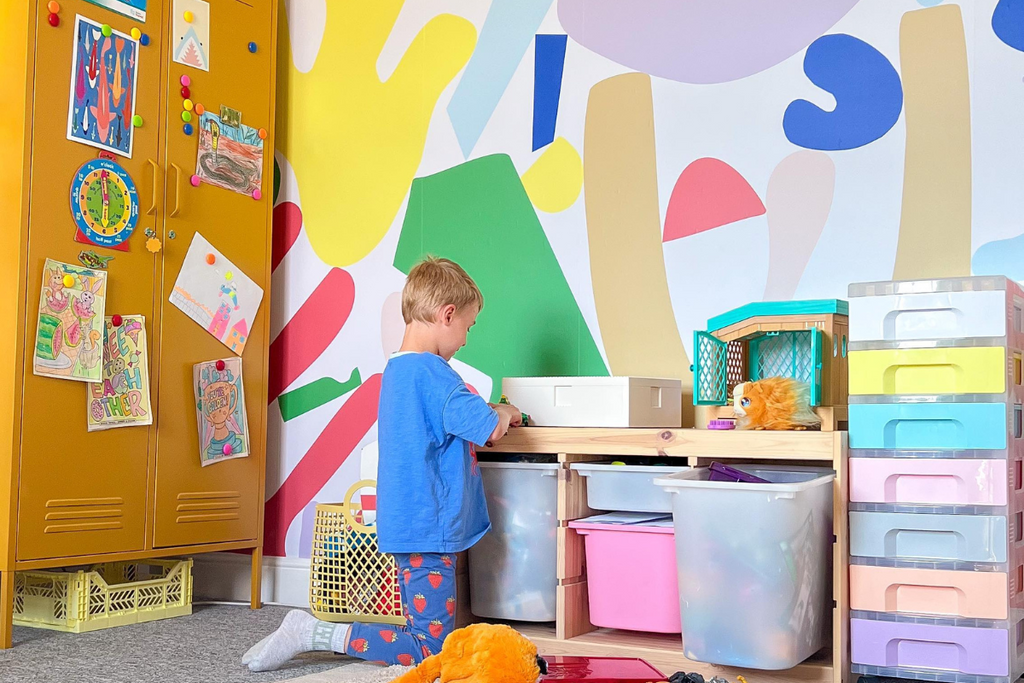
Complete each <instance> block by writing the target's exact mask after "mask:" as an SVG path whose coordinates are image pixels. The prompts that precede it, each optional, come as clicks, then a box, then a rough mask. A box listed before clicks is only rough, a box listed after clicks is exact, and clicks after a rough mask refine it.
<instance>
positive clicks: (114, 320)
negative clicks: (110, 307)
mask: <svg viewBox="0 0 1024 683" xmlns="http://www.w3.org/2000/svg"><path fill="white" fill-rule="evenodd" d="M110 322H112V323H113V324H114V327H121V316H119V315H117V314H116V313H115V314H114V315H112V316H110Z"/></svg>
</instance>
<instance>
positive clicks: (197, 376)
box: [192, 358, 249, 467]
mask: <svg viewBox="0 0 1024 683" xmlns="http://www.w3.org/2000/svg"><path fill="white" fill-rule="evenodd" d="M192 380H193V382H194V383H195V390H196V417H197V419H198V422H199V448H200V450H199V461H200V462H201V463H202V465H203V467H206V466H207V465H209V464H211V463H215V462H220V461H221V460H230V459H232V458H244V457H245V456H247V455H249V428H248V426H247V423H246V420H245V391H244V390H243V389H242V359H241V358H224V359H222V360H216V361H207V362H205V363H196V365H195V366H193V368H192Z"/></svg>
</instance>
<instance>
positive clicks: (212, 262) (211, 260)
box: [206, 254, 217, 266]
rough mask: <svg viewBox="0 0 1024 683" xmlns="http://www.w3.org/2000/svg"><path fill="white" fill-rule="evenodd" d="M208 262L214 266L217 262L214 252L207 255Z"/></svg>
mask: <svg viewBox="0 0 1024 683" xmlns="http://www.w3.org/2000/svg"><path fill="white" fill-rule="evenodd" d="M206 262H207V263H208V264H210V265H211V266H212V265H213V264H214V263H216V262H217V257H216V256H214V255H213V254H207V255H206Z"/></svg>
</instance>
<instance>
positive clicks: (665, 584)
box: [569, 521, 682, 633]
mask: <svg viewBox="0 0 1024 683" xmlns="http://www.w3.org/2000/svg"><path fill="white" fill-rule="evenodd" d="M569 527H570V528H571V529H575V530H576V531H577V533H579V534H580V535H582V536H584V537H585V539H584V542H585V544H586V553H587V590H588V592H589V596H590V623H592V624H593V625H594V626H603V627H605V628H619V629H626V630H629V631H650V632H653V633H680V632H682V624H681V622H680V618H679V583H678V581H679V579H678V577H677V576H676V546H675V534H674V533H673V528H672V527H671V526H669V527H658V526H642V525H618V524H599V523H593V522H591V523H588V522H586V521H582V522H570V523H569Z"/></svg>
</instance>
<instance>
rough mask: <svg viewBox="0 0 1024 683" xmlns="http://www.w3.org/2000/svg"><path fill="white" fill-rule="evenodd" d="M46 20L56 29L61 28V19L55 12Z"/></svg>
mask: <svg viewBox="0 0 1024 683" xmlns="http://www.w3.org/2000/svg"><path fill="white" fill-rule="evenodd" d="M46 19H47V20H48V21H49V22H50V26H53V27H54V28H56V27H58V26H60V17H58V16H57V15H56V14H54V13H53V12H51V13H50V16H48V17H47V18H46Z"/></svg>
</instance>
